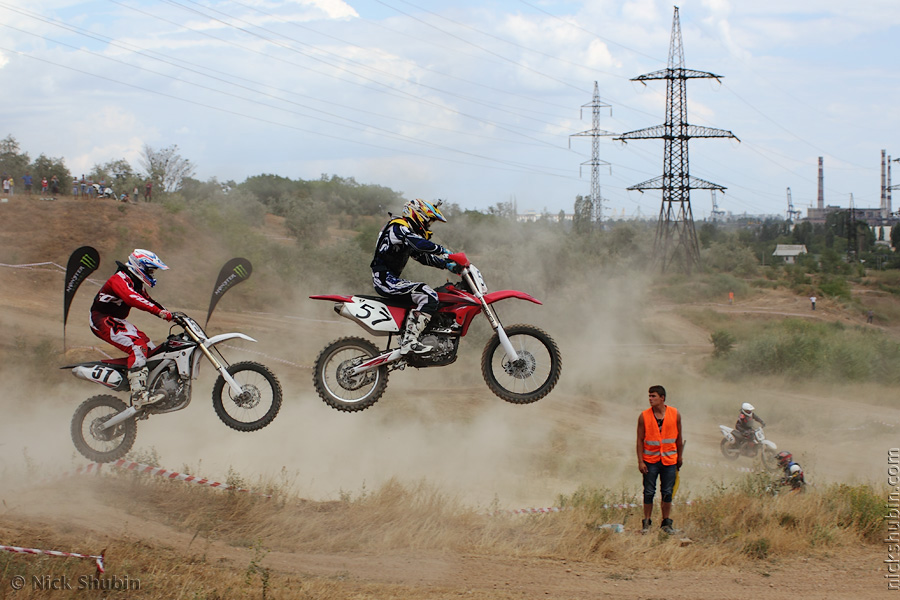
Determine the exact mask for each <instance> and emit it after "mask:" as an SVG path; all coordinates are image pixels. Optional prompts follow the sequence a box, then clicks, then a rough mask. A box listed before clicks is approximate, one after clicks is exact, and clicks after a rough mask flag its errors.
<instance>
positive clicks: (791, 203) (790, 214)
mask: <svg viewBox="0 0 900 600" xmlns="http://www.w3.org/2000/svg"><path fill="white" fill-rule="evenodd" d="M787 203H788V207H787V220H788V223H790V224H793V223H794V215H797V216H798V217H799V216H800V211H799V210H794V201H793V199H791V188H788V189H787Z"/></svg>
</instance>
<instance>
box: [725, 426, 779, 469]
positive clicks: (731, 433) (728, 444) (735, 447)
mask: <svg viewBox="0 0 900 600" xmlns="http://www.w3.org/2000/svg"><path fill="white" fill-rule="evenodd" d="M719 429H720V430H721V431H722V436H723V439H722V441H721V442H720V443H719V449H720V450H721V451H722V456H724V457H725V458H727V459H728V460H737V458H738V457H739V456H746V457H748V458H756V457H757V456H758V457H759V460H760V462H761V463H762V466H763V469H765V470H766V471H774V470H775V469H777V468H778V459H776V458H775V454H776V453H777V452H778V447H777V446H776V445H775V442H773V441H771V440H767V439H766V434H765V432H764V431H763V428H762V427H759V428H757V429H756V430H755V431H754V432H753V439H752V440H748V439H747V438H745V437H744V436H743V435H741V434H740V433H739V432H738V431H737V430H735V429H734V428H733V427H728V426H727V425H719Z"/></svg>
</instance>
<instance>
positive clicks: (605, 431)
mask: <svg viewBox="0 0 900 600" xmlns="http://www.w3.org/2000/svg"><path fill="white" fill-rule="evenodd" d="M454 245H456V244H454ZM457 247H458V246H457ZM462 249H466V248H464V247H463V248H462ZM548 256H552V253H548V252H547V251H546V248H541V247H538V248H531V247H530V246H529V245H528V244H523V245H522V248H521V249H519V248H517V253H516V255H515V257H514V258H515V260H512V261H511V262H510V260H509V259H510V257H509V256H506V255H504V256H502V257H501V258H503V259H504V261H506V262H504V261H501V260H499V259H492V257H491V254H490V253H488V252H487V251H483V252H481V253H477V252H473V253H472V257H473V260H475V259H478V260H479V261H480V260H482V259H483V260H484V262H485V264H484V265H482V264H480V262H479V266H480V267H481V269H482V271H483V273H484V275H485V277H486V279H487V281H488V284H489V285H490V286H491V287H492V289H503V288H513V289H520V290H522V291H526V292H529V293H532V294H533V295H535V296H536V297H538V298H539V299H540V300H541V301H542V302H543V306H538V305H535V304H531V303H528V302H521V301H516V300H507V301H504V302H502V303H500V304H498V305H496V308H497V310H498V312H499V314H500V317H501V320H502V321H503V322H504V323H505V324H507V325H509V324H513V323H529V324H533V325H535V326H538V327H540V328H542V329H544V330H545V331H547V332H548V333H549V334H550V335H551V336H552V337H553V338H554V339H555V340H556V342H557V343H558V345H559V347H560V350H561V353H562V360H563V369H562V377H561V379H560V382H559V384H558V386H557V388H556V389H555V390H554V391H553V392H552V393H551V394H550V395H549V396H547V397H546V398H544V399H542V400H540V401H538V402H537V403H535V404H531V405H524V406H518V405H512V404H509V403H506V402H503V401H502V400H500V399H499V398H497V397H495V396H494V395H493V394H492V393H491V392H490V391H489V389H488V388H487V386H486V385H485V383H484V382H483V380H482V376H481V372H480V367H479V361H480V356H481V350H482V348H483V346H484V344H485V343H486V341H487V339H488V334H489V333H490V332H489V328H488V327H487V326H486V325H485V324H484V323H479V324H478V325H477V326H475V327H474V328H473V330H472V331H471V332H470V334H469V335H468V336H467V337H466V338H463V340H462V343H461V345H460V358H459V360H458V361H457V362H456V363H455V364H453V365H451V366H449V367H442V368H435V369H426V370H421V371H417V370H415V369H407V370H405V371H397V372H393V373H391V375H390V377H389V384H388V388H387V391H386V393H385V394H384V396H383V397H382V398H381V400H380V401H379V402H378V403H377V404H375V405H374V406H373V407H371V408H369V409H368V410H365V411H363V412H360V413H350V414H346V413H340V412H338V411H335V410H333V409H331V408H329V407H328V406H326V405H325V404H324V403H323V402H322V401H321V400H320V399H319V398H318V396H317V395H316V393H315V390H314V388H313V384H312V371H311V367H312V365H313V362H314V361H315V358H316V356H317V354H318V352H319V351H320V350H321V349H322V348H323V347H324V346H325V345H326V344H328V343H329V342H331V341H333V340H334V339H337V338H339V337H344V336H361V337H369V336H368V335H367V334H366V333H365V332H364V331H363V330H362V329H360V328H358V327H356V326H355V325H353V324H352V323H350V322H349V321H347V320H345V319H341V318H339V317H338V316H336V315H335V314H334V312H333V310H332V306H331V304H330V303H328V302H319V301H312V300H307V299H306V297H307V296H308V295H310V294H315V293H338V292H342V293H371V291H370V288H369V287H368V286H366V285H360V286H359V287H358V288H351V287H348V288H347V289H342V286H343V285H344V284H337V285H335V284H329V283H328V282H327V280H326V279H324V278H313V279H311V280H308V281H306V282H305V283H304V284H303V285H297V286H295V287H294V288H292V289H290V290H289V291H288V292H287V293H285V292H284V291H281V292H279V293H271V294H269V292H267V291H265V290H261V289H259V288H257V287H253V286H251V285H250V284H249V283H248V284H245V285H246V287H244V288H237V290H240V293H238V292H237V291H236V292H235V293H234V294H233V295H232V296H230V297H229V298H227V299H226V300H224V301H223V302H222V303H220V305H219V307H218V308H217V310H216V314H215V315H214V316H213V318H212V320H211V322H210V324H209V332H210V333H211V334H217V333H223V332H226V331H239V332H242V333H245V334H247V335H250V336H251V337H253V338H255V339H256V340H258V343H256V344H252V343H248V342H238V341H235V342H228V344H227V347H226V348H224V349H223V352H224V354H225V355H226V357H227V358H228V359H229V360H230V361H231V362H237V361H240V360H255V361H258V362H261V363H263V364H266V365H267V366H268V367H270V368H271V369H272V370H273V371H274V372H275V373H276V375H277V376H278V377H279V379H280V380H281V383H282V386H283V389H284V404H283V407H282V409H281V412H280V413H279V415H278V417H277V418H276V419H275V421H274V422H273V423H272V424H271V425H269V426H268V427H266V428H265V429H263V430H261V431H259V432H254V433H240V432H235V431H233V430H231V429H229V428H228V427H226V426H225V425H224V424H223V423H221V422H220V421H219V420H218V418H217V417H216V415H215V413H214V411H213V409H212V406H211V391H212V386H213V381H214V379H213V376H212V369H211V368H210V367H209V365H208V364H203V365H202V366H201V376H200V378H199V379H198V380H197V381H196V382H195V383H194V392H193V401H192V403H191V404H190V406H189V407H188V408H187V409H185V410H183V411H180V412H176V413H171V414H166V415H158V416H153V417H151V418H150V419H149V420H146V421H142V422H140V423H139V425H138V436H137V442H136V444H135V447H134V452H135V455H136V456H141V455H145V456H146V455H147V454H148V453H150V452H151V451H152V452H155V453H156V454H157V455H158V456H159V459H160V464H161V466H163V467H165V468H167V469H171V470H175V471H189V472H191V473H193V474H196V475H202V476H205V477H208V478H210V479H214V480H218V481H224V480H225V478H226V477H228V475H229V473H232V474H237V475H238V476H240V477H241V478H242V480H243V481H244V482H245V483H246V485H247V486H249V487H253V486H254V485H264V484H265V483H267V482H272V481H276V480H281V479H284V478H287V480H289V481H290V482H291V486H292V487H293V490H294V491H295V492H296V493H297V494H299V495H301V496H303V497H307V498H310V499H316V500H324V499H334V498H338V497H340V496H341V495H342V494H350V495H351V496H355V495H359V494H362V493H365V491H366V490H374V489H377V488H378V487H379V486H381V485H382V484H384V483H385V482H386V481H388V480H390V479H392V478H396V479H399V480H400V481H415V480H426V481H428V482H430V483H433V484H436V485H438V486H439V487H441V488H442V489H444V490H446V491H447V492H448V493H450V494H452V495H454V496H457V497H459V498H461V499H462V500H464V501H465V502H467V503H471V504H473V505H476V506H479V507H487V506H489V505H499V506H500V507H503V508H522V507H535V506H552V505H554V504H555V503H556V502H557V500H558V496H559V495H560V494H569V493H571V492H573V491H574V490H576V489H577V488H578V487H579V486H583V485H584V486H589V487H597V488H608V489H610V490H612V491H613V493H617V494H621V495H622V496H623V497H634V496H635V495H636V494H637V493H638V491H639V487H640V476H639V474H638V472H637V469H636V465H635V462H636V456H635V426H636V423H637V417H638V414H639V413H640V411H641V410H643V409H644V408H645V407H646V406H647V403H646V390H647V388H648V387H649V386H650V385H654V384H662V385H664V386H665V387H666V388H667V390H668V393H669V397H668V401H669V403H670V404H672V405H674V406H676V407H678V408H679V409H680V410H681V411H682V414H683V418H684V427H685V439H686V440H687V442H688V445H687V447H686V452H685V454H686V459H687V462H686V465H685V469H684V470H683V473H682V484H681V490H683V491H682V492H680V494H684V497H686V498H688V497H690V495H691V494H699V493H702V492H703V491H704V490H705V489H707V487H708V486H709V485H711V484H714V483H722V482H728V481H733V480H734V479H736V478H738V477H740V476H742V473H743V472H742V470H741V469H742V468H746V467H751V466H754V465H753V463H752V462H751V461H750V460H749V459H743V458H742V459H740V460H738V461H736V462H729V461H726V460H725V459H724V458H722V457H721V455H720V453H719V449H718V445H719V441H720V439H721V436H720V434H719V431H718V427H717V425H718V424H724V425H733V423H734V420H735V418H736V416H737V411H738V409H739V406H740V404H741V402H744V401H750V402H752V403H753V404H754V405H756V407H757V409H758V411H759V412H760V414H762V415H763V417H764V418H765V420H766V421H767V423H768V424H769V427H768V428H767V433H768V434H769V436H770V438H771V439H772V440H773V441H775V442H776V443H777V444H778V446H779V448H783V449H788V450H790V451H792V452H793V453H794V455H795V458H797V459H798V460H799V461H800V462H801V464H803V466H804V469H805V470H806V472H807V474H808V480H810V481H812V482H813V483H816V482H822V483H824V482H830V481H847V482H866V481H876V482H878V481H880V477H881V473H882V470H883V467H884V460H885V454H886V450H887V448H889V447H892V446H896V434H897V431H898V430H897V428H896V426H897V424H898V423H900V410H898V409H897V408H896V407H894V406H888V405H887V404H886V403H881V402H872V401H870V400H871V399H872V398H878V397H879V395H883V394H885V392H886V390H885V389H882V388H877V387H874V386H873V387H872V388H871V389H864V390H862V391H863V392H864V393H862V394H860V393H859V391H860V390H859V388H858V387H857V388H852V387H850V386H826V385H824V384H816V383H815V382H787V381H779V380H773V379H761V380H751V381H721V380H717V379H714V378H711V377H709V376H707V375H706V374H705V372H704V364H705V363H706V361H708V360H709V356H710V353H711V347H710V344H709V341H708V334H707V333H705V332H704V331H703V330H702V329H700V328H698V327H696V326H693V325H691V324H690V323H689V322H688V321H686V320H685V319H684V318H683V317H681V316H680V315H679V313H678V309H677V307H673V306H670V305H669V304H668V303H667V302H666V300H665V298H658V297H655V296H654V295H653V292H652V291H651V290H652V286H651V283H652V281H651V279H650V278H649V277H646V276H642V275H638V274H637V271H634V272H631V273H608V272H604V271H603V270H602V269H599V268H593V267H591V268H588V267H586V268H585V270H584V276H583V277H580V278H578V279H573V280H569V281H564V282H562V283H560V282H559V281H557V280H556V279H554V278H553V275H554V265H553V264H552V259H548ZM166 260H167V262H168V263H169V264H170V266H173V271H177V270H178V269H180V270H181V271H182V273H184V272H185V271H189V270H190V268H191V267H190V265H191V264H192V261H191V260H190V258H189V257H187V256H181V255H174V256H167V257H166ZM539 261H543V263H542V266H541V273H540V274H536V273H535V272H533V271H532V270H529V269H528V268H527V265H534V264H539ZM548 261H549V262H550V264H547V263H548ZM175 267H178V269H176V268H175ZM360 268H361V269H363V270H365V267H364V266H361V267H360ZM517 269H520V271H517ZM519 273H521V275H522V277H521V279H522V282H521V283H519V282H517V279H518V277H517V275H518V274H519ZM107 274H108V273H107ZM169 275H170V273H166V274H164V276H169ZM444 275H445V274H438V273H437V272H435V271H433V270H423V271H419V272H414V273H413V274H411V275H410V276H411V277H412V278H416V277H419V278H420V279H422V280H425V281H427V282H428V283H430V284H433V285H438V284H440V283H442V279H441V278H442V277H444ZM180 277H185V275H176V276H175V277H172V278H171V279H170V280H168V281H165V282H161V285H160V286H158V287H157V288H156V290H154V292H155V293H154V296H155V297H157V298H158V299H160V300H161V301H162V302H163V303H164V304H166V306H167V307H169V308H173V309H175V310H183V311H186V312H188V313H189V314H192V315H193V316H195V317H196V318H199V319H200V320H201V322H202V320H203V318H204V317H205V313H206V310H205V305H204V302H205V298H206V294H207V293H208V292H206V289H205V288H202V289H200V288H201V287H202V286H201V285H200V284H196V285H192V286H191V287H192V293H191V294H185V295H184V296H183V297H182V298H181V299H179V292H178V289H179V288H178V283H177V282H179V281H181V280H180V279H179V278H180ZM254 277H256V275H254ZM365 279H366V278H365V277H362V278H361V280H362V281H365ZM495 280H496V281H497V283H496V284H495V283H493V282H494V281H495ZM61 281H62V274H61V273H53V272H48V273H37V272H33V271H32V272H28V273H25V272H16V273H9V272H8V271H7V270H4V269H0V324H2V325H3V327H4V330H5V331H6V332H7V335H6V338H7V343H6V345H5V346H4V348H3V353H4V355H5V356H6V358H7V359H9V358H11V357H14V356H15V357H17V361H16V362H15V363H13V362H11V361H9V360H6V361H4V363H3V365H2V366H0V369H2V370H0V373H2V380H3V382H4V390H3V398H4V400H3V405H4V407H5V409H6V417H5V418H4V419H3V420H2V422H0V439H2V444H3V445H2V446H0V448H2V450H3V451H2V452H0V472H2V475H3V480H4V481H5V482H7V483H9V482H11V481H16V482H21V481H22V480H23V478H24V479H25V480H36V479H45V478H49V479H52V478H53V477H54V476H57V475H58V474H59V473H62V472H66V471H68V470H71V469H73V468H75V467H77V466H82V465H84V464H86V461H85V460H84V459H82V458H81V457H80V456H79V455H78V454H77V453H76V452H75V450H74V447H73V445H72V442H71V439H70V435H69V421H70V419H71V415H72V413H73V412H74V410H75V408H76V407H77V406H78V404H79V403H80V402H81V401H83V400H84V399H86V398H88V397H90V396H93V395H97V394H100V393H104V390H102V389H101V388H100V387H99V386H92V385H91V384H89V383H87V382H84V381H80V380H76V379H74V378H73V377H72V376H71V375H70V374H68V373H67V372H65V371H59V370H58V368H57V367H58V366H60V364H62V363H63V362H75V361H76V360H90V359H96V358H99V356H100V354H99V352H98V351H97V350H95V349H93V348H100V349H102V350H103V351H104V352H108V353H110V354H113V355H116V351H115V350H114V349H112V348H107V347H105V346H104V344H103V343H102V342H100V340H97V339H96V338H94V337H93V336H92V335H91V334H90V333H89V331H88V329H87V325H86V322H85V318H84V315H86V313H87V310H88V306H89V304H90V299H91V297H92V296H93V290H94V289H96V287H89V286H90V285H91V284H88V283H86V284H85V286H86V287H85V288H84V289H83V290H82V291H81V293H80V294H79V295H78V296H77V297H76V300H75V304H74V305H73V308H72V312H71V316H70V321H69V326H68V329H67V347H68V348H69V349H70V350H69V353H68V354H67V355H66V356H65V358H61V357H60V356H58V355H56V354H53V353H49V354H44V355H41V354H40V352H39V350H40V348H39V343H38V342H39V340H41V339H49V340H52V346H53V347H54V348H56V347H61V343H59V338H60V332H61V318H60V316H59V315H60V308H59V302H58V290H59V288H60V287H61ZM249 294H253V295H257V296H258V295H260V294H262V295H263V297H262V298H261V297H256V298H255V299H254V301H253V302H252V303H248V304H250V305H251V306H250V308H247V307H246V306H242V304H241V299H242V298H244V297H245V296H247V295H249ZM285 299H288V301H286V300H285ZM179 300H180V301H181V302H184V304H183V305H182V304H180V303H179ZM239 308H243V310H239ZM478 319H480V320H483V319H481V317H479V318H478ZM132 320H133V322H134V323H135V324H136V325H137V326H138V327H140V328H142V329H144V330H145V331H146V332H147V333H148V334H150V335H151V336H152V337H153V339H156V340H159V339H162V338H164V336H165V335H166V331H167V330H166V325H165V324H164V323H162V322H161V321H156V320H154V319H153V318H152V317H151V316H149V315H146V314H144V313H137V312H135V313H134V314H133V315H132ZM370 339H371V338H370ZM16 340H18V341H16ZM17 344H18V346H17ZM19 346H21V348H20V349H17V348H19ZM22 348H24V349H22Z"/></svg>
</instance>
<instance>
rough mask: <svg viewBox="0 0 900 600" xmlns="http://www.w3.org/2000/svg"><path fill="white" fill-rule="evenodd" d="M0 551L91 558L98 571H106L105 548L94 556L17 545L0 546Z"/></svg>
mask: <svg viewBox="0 0 900 600" xmlns="http://www.w3.org/2000/svg"><path fill="white" fill-rule="evenodd" d="M0 551H3V552H14V553H16V554H41V555H45V556H59V557H62V558H91V559H93V560H94V564H96V565H97V572H98V573H105V572H106V570H105V569H104V568H103V558H104V556H105V555H106V550H104V551H103V552H101V553H100V555H99V556H94V555H91V554H78V553H75V552H61V551H59V550H38V549H37V548H19V547H18V546H0Z"/></svg>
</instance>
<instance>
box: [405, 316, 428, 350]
mask: <svg viewBox="0 0 900 600" xmlns="http://www.w3.org/2000/svg"><path fill="white" fill-rule="evenodd" d="M429 321H431V315H429V314H426V313H423V312H419V311H410V313H409V316H408V317H406V327H405V328H404V330H403V337H402V338H400V353H401V354H406V353H407V352H413V353H414V354H424V353H426V352H430V351H431V346H426V345H425V344H423V343H421V342H420V341H419V336H420V335H422V332H423V331H425V327H426V326H427V325H428V322H429Z"/></svg>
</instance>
